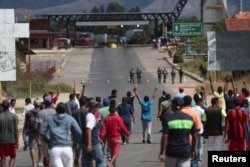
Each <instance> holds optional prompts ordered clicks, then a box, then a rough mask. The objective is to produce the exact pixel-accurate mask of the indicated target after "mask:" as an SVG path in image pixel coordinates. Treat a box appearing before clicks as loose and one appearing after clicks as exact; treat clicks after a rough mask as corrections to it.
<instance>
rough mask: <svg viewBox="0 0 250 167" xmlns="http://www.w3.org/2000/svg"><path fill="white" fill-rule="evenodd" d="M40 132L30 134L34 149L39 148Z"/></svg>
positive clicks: (30, 143) (31, 146)
mask: <svg viewBox="0 0 250 167" xmlns="http://www.w3.org/2000/svg"><path fill="white" fill-rule="evenodd" d="M38 137H39V134H29V147H30V148H32V149H37V148H38V149H39V147H38V142H37V141H38Z"/></svg>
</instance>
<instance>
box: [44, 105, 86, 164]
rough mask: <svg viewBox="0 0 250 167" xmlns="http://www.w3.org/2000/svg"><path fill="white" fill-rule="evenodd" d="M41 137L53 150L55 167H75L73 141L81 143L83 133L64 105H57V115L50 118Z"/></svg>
mask: <svg viewBox="0 0 250 167" xmlns="http://www.w3.org/2000/svg"><path fill="white" fill-rule="evenodd" d="M47 133H49V136H50V137H49V138H48V137H47ZM40 135H41V136H42V138H43V140H44V141H45V142H46V143H47V144H48V145H49V146H50V148H51V152H50V159H51V163H52V166H53V167H72V166H73V150H72V144H73V143H72V140H74V141H76V142H78V141H80V139H81V136H82V131H81V128H80V127H79V125H78V123H77V122H76V120H75V119H74V118H73V117H72V116H70V115H68V114H67V106H66V105H65V104H64V103H59V104H58V105H57V107H56V114H55V115H53V116H49V117H48V119H47V120H46V121H45V123H44V124H43V125H42V127H41V129H40Z"/></svg>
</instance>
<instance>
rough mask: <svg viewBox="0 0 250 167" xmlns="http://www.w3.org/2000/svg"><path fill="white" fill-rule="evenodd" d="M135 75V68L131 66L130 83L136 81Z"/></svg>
mask: <svg viewBox="0 0 250 167" xmlns="http://www.w3.org/2000/svg"><path fill="white" fill-rule="evenodd" d="M134 75H135V72H134V69H133V68H131V69H130V71H129V77H130V84H131V83H133V84H134V83H135V79H134Z"/></svg>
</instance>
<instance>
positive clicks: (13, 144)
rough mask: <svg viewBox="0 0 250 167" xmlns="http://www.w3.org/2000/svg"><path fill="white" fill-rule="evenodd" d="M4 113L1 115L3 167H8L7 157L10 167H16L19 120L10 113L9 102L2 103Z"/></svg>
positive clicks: (0, 130)
mask: <svg viewBox="0 0 250 167" xmlns="http://www.w3.org/2000/svg"><path fill="white" fill-rule="evenodd" d="M2 107H3V112H1V113H0V158H1V167H6V157H10V158H9V163H8V164H9V167H15V160H16V149H18V147H19V140H18V139H19V132H18V123H19V122H18V118H17V116H16V115H15V114H12V113H11V112H9V107H10V103H9V100H7V99H6V100H3V101H2Z"/></svg>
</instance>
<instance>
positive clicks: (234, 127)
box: [226, 108, 248, 139]
mask: <svg viewBox="0 0 250 167" xmlns="http://www.w3.org/2000/svg"><path fill="white" fill-rule="evenodd" d="M226 123H227V124H228V125H229V130H228V137H229V139H245V137H246V134H245V129H244V127H245V124H246V123H248V114H247V112H245V111H243V110H242V109H235V108H234V109H232V110H230V111H229V112H228V115H227V117H226Z"/></svg>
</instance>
